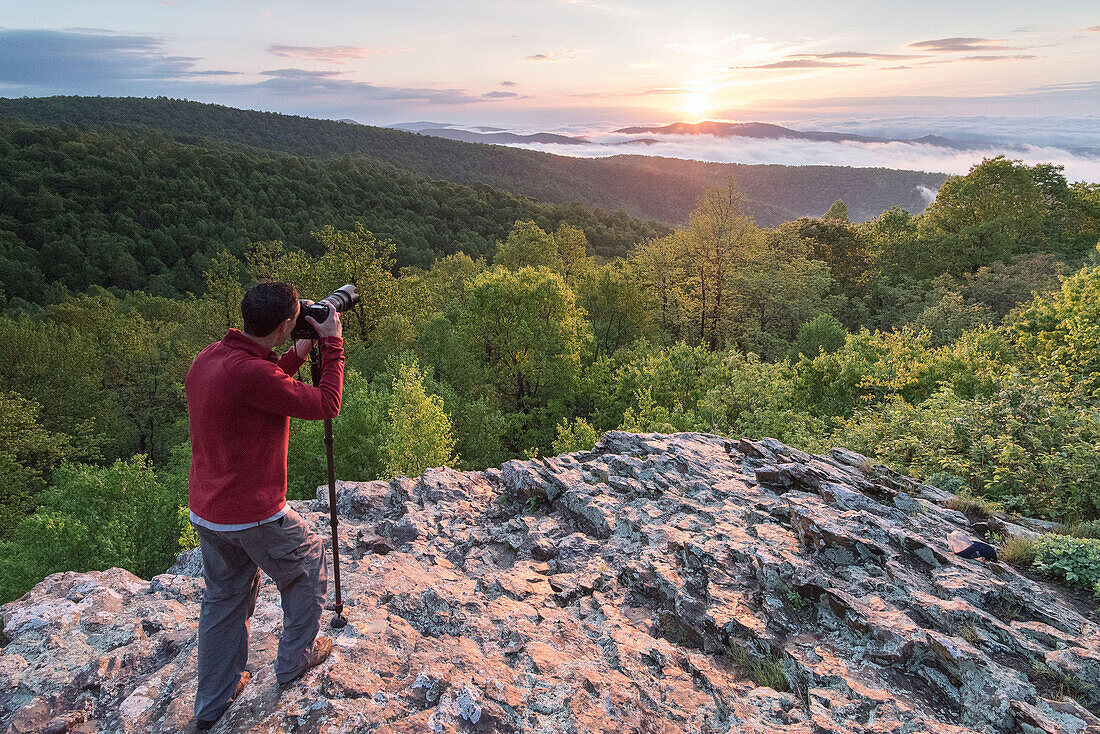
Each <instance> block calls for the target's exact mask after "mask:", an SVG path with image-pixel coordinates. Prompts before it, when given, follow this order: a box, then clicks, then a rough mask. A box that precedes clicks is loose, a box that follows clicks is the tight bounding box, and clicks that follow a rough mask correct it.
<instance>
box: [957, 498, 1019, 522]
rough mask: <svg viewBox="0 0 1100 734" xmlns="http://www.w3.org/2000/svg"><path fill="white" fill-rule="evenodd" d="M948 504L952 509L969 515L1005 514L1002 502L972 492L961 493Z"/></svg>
mask: <svg viewBox="0 0 1100 734" xmlns="http://www.w3.org/2000/svg"><path fill="white" fill-rule="evenodd" d="M947 506H948V507H949V508H951V509H952V510H958V511H959V512H961V513H963V514H964V515H966V516H967V517H971V518H974V517H979V518H983V519H984V518H989V517H994V516H996V515H1003V514H1004V512H1005V507H1004V505H1002V504H1001V503H1000V502H992V501H990V500H987V499H982V498H981V497H975V496H974V495H971V494H960V495H958V496H956V497H952V498H951V499H949V500H948V501H947Z"/></svg>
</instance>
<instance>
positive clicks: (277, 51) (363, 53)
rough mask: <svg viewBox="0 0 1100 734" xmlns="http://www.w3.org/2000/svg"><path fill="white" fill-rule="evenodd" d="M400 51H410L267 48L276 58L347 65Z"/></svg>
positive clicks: (390, 49) (352, 47) (341, 47)
mask: <svg viewBox="0 0 1100 734" xmlns="http://www.w3.org/2000/svg"><path fill="white" fill-rule="evenodd" d="M400 51H408V49H406V48H394V47H388V46H375V47H368V46H283V45H280V44H277V43H275V44H272V45H270V46H268V47H267V52H268V53H269V54H273V55H275V56H284V57H286V58H291V59H313V60H314V61H322V62H325V63H329V64H346V63H347V62H348V61H349V60H351V59H362V58H366V57H367V56H377V55H379V54H392V53H398V52H400Z"/></svg>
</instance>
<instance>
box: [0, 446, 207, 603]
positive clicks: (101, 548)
mask: <svg viewBox="0 0 1100 734" xmlns="http://www.w3.org/2000/svg"><path fill="white" fill-rule="evenodd" d="M41 499H42V502H41V504H40V506H39V507H38V509H37V510H36V511H35V513H34V514H33V515H31V516H29V517H27V518H25V519H24V520H23V521H22V522H20V523H19V526H18V527H17V528H16V530H15V534H14V535H13V536H12V540H11V541H8V542H5V543H0V546H2V549H0V599H4V600H5V601H7V600H10V599H13V598H15V597H17V596H19V595H20V594H22V593H24V592H25V591H26V590H27V589H29V588H30V587H31V586H32V585H33V584H34V583H36V582H37V581H38V580H40V579H41V578H42V577H43V576H45V575H47V574H50V573H55V572H57V571H90V570H104V569H107V568H111V567H112V566H121V567H122V568H125V569H127V570H129V571H131V572H133V573H135V574H137V575H138V576H142V577H144V578H151V577H152V576H153V575H155V574H158V573H163V571H164V569H165V568H167V567H168V565H169V564H170V563H171V562H172V560H173V559H174V558H175V556H176V554H177V553H178V551H179V538H180V535H181V533H182V530H183V527H182V522H181V519H180V517H181V516H180V513H179V507H180V506H181V505H184V504H186V503H187V490H186V481H185V479H184V477H183V476H182V475H171V476H170V475H167V474H166V475H164V476H157V475H156V474H155V473H154V472H153V467H152V465H151V464H150V463H149V462H148V460H146V459H145V458H144V457H141V456H135V457H134V458H133V459H130V460H129V461H121V460H119V461H116V462H114V463H113V464H111V465H110V466H105V467H98V466H89V465H85V464H65V465H63V466H62V467H61V468H59V469H58V470H57V472H55V474H54V480H53V486H52V487H51V488H50V489H49V491H47V492H45V493H43V494H42V495H41Z"/></svg>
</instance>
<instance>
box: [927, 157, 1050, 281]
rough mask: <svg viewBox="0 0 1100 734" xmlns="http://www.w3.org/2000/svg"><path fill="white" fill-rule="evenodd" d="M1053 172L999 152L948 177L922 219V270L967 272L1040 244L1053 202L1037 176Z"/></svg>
mask: <svg viewBox="0 0 1100 734" xmlns="http://www.w3.org/2000/svg"><path fill="white" fill-rule="evenodd" d="M1050 174H1051V171H1050V170H1049V169H1048V168H1045V167H1039V166H1037V167H1035V168H1032V167H1029V166H1027V165H1025V164H1023V163H1021V162H1019V161H1011V160H1008V159H1006V158H1005V157H1004V156H997V157H995V158H987V159H985V160H984V161H982V162H981V163H979V164H977V165H975V166H974V167H973V168H971V169H970V172H969V173H967V174H966V175H965V176H952V177H951V178H948V179H947V181H946V182H944V185H943V186H942V187H940V191H939V194H937V196H936V200H935V201H934V202H932V205H931V206H929V207H928V210H927V211H926V212H925V213H924V215H923V216H922V217H921V220H920V226H919V231H920V238H921V243H922V245H923V247H924V249H925V253H924V259H923V262H919V263H917V264H918V266H920V268H921V269H920V271H918V272H919V273H921V274H923V275H938V274H939V273H941V272H953V273H963V272H968V271H973V270H976V269H977V268H979V267H981V266H982V265H988V264H989V263H991V262H994V261H996V260H1007V259H1009V258H1010V257H1012V256H1013V255H1016V254H1019V253H1024V252H1034V251H1036V250H1038V249H1040V248H1041V246H1042V245H1043V243H1044V240H1045V238H1044V231H1043V230H1044V219H1045V217H1046V216H1047V214H1048V213H1049V209H1048V205H1049V202H1048V201H1047V199H1046V197H1045V196H1044V191H1043V189H1042V188H1040V186H1039V184H1038V183H1037V178H1040V179H1043V178H1048V177H1049V176H1050ZM1063 182H1064V179H1063ZM1046 188H1049V184H1047V185H1046Z"/></svg>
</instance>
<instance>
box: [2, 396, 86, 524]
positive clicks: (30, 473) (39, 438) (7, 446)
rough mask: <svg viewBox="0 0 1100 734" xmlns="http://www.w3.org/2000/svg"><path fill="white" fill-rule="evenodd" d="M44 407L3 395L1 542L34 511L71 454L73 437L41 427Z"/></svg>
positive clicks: (18, 397)
mask: <svg viewBox="0 0 1100 734" xmlns="http://www.w3.org/2000/svg"><path fill="white" fill-rule="evenodd" d="M40 414H41V406H39V405H38V404H37V403H35V402H34V401H33V400H28V399H26V398H23V397H21V396H20V395H19V394H17V393H14V392H11V393H3V392H0V485H2V486H3V487H4V493H3V497H2V498H0V538H2V537H4V536H5V535H7V534H8V532H9V531H10V530H11V529H12V528H13V527H15V526H16V525H17V524H18V522H19V521H20V520H22V519H23V517H24V516H26V515H27V514H29V513H31V512H33V511H34V508H35V507H36V506H37V504H38V495H39V493H41V492H42V490H44V489H45V488H46V479H47V478H48V477H49V475H50V474H51V473H52V472H53V470H54V469H55V468H56V467H57V465H58V464H59V463H60V462H61V460H62V459H64V458H65V457H66V456H67V455H68V454H69V453H70V452H71V450H72V439H71V437H69V436H67V435H65V434H62V433H53V432H52V431H50V430H48V429H46V428H44V427H43V426H42V425H41V424H40Z"/></svg>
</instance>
